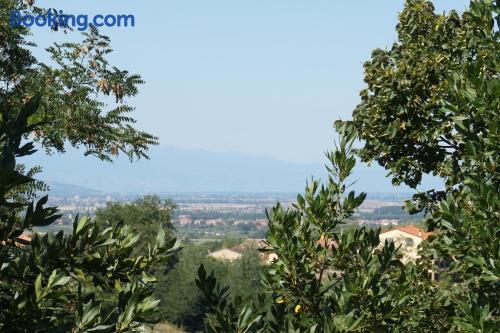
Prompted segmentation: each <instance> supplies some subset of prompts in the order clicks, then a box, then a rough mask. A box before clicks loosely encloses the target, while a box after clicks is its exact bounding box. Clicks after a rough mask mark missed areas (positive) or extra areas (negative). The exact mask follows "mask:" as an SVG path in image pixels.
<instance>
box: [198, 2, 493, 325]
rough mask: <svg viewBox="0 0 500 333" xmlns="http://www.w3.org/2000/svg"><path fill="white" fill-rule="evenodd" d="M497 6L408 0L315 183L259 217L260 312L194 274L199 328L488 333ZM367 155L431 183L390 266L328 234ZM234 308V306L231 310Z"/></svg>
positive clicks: (361, 234)
mask: <svg viewBox="0 0 500 333" xmlns="http://www.w3.org/2000/svg"><path fill="white" fill-rule="evenodd" d="M499 14H500V3H499V2H498V1H496V2H493V1H487V0H480V1H471V4H470V7H469V9H468V10H466V11H465V12H464V13H462V14H461V15H459V14H458V13H457V12H455V11H452V12H450V13H449V14H436V13H435V12H434V7H433V5H432V3H431V2H429V1H424V0H408V1H407V2H406V5H405V8H404V10H403V11H402V13H401V14H400V20H399V21H400V22H399V24H398V26H397V32H398V41H397V42H396V43H395V44H394V45H393V46H392V47H391V48H390V49H389V50H375V51H374V52H373V54H372V59H371V60H370V61H368V62H367V63H366V64H365V81H366V83H367V88H366V89H365V90H363V91H362V92H361V98H362V102H361V104H360V105H358V107H357V108H356V110H355V111H354V113H353V120H352V121H347V122H342V121H338V122H336V128H337V130H338V131H340V133H341V134H342V135H341V138H343V139H342V140H341V142H340V145H339V147H337V149H336V150H335V151H334V152H333V153H331V154H328V158H329V160H330V162H331V166H329V167H328V170H329V172H330V177H329V179H328V181H327V183H326V185H325V186H322V187H321V188H320V186H319V183H318V182H315V181H313V182H311V183H310V184H309V185H308V186H307V187H306V192H305V195H304V196H298V197H297V203H296V204H295V205H294V206H293V207H292V208H289V209H285V208H283V207H282V206H281V205H279V204H278V205H277V206H276V207H275V208H273V209H272V210H271V212H270V214H269V234H268V236H267V240H268V243H269V245H270V247H271V251H273V252H274V253H275V254H276V256H277V258H276V260H275V261H274V263H272V264H271V265H270V267H269V268H267V269H265V270H264V273H263V279H262V280H263V283H264V285H265V286H266V287H267V290H268V291H269V292H270V293H272V299H273V303H272V307H271V310H270V311H268V312H263V311H264V310H263V308H262V307H259V306H257V305H252V306H246V307H245V308H244V309H245V311H246V312H248V314H247V315H245V318H251V319H255V320H250V321H244V322H243V321H241V320H238V318H241V316H242V315H243V312H242V311H241V312H236V313H235V310H234V306H233V305H230V304H229V303H228V302H229V298H228V296H227V295H226V290H225V289H223V288H222V287H220V286H219V285H218V284H217V283H216V282H215V278H214V277H213V276H212V275H208V276H207V275H206V273H205V272H204V270H200V272H199V275H200V278H199V286H200V288H201V289H202V290H204V293H205V295H206V298H207V301H208V303H209V304H211V307H212V311H213V312H214V313H216V314H217V316H216V318H217V321H216V322H215V323H212V324H211V326H210V328H209V331H217V332H225V331H224V329H226V328H227V327H229V328H230V330H228V332H243V331H245V332H498V331H500V303H499V299H500V269H499V267H500V242H499V241H498V239H499V237H500V198H499V194H500V186H499V185H500V184H499V183H500V177H499V176H500V172H499V167H498V166H499V165H500V160H499V158H500V148H499V142H500V140H499V139H500V136H499V134H500V133H499V128H500V81H499V78H500V76H499V69H500V68H499V67H500V63H499V60H500V51H499V45H500V44H499V40H498V39H499V36H500V30H499V23H500V16H499ZM353 138H357V139H360V140H361V142H362V145H363V146H362V148H361V149H359V150H356V153H357V155H358V156H360V157H361V159H362V160H363V161H365V162H371V161H377V162H378V163H379V164H380V165H382V166H384V167H385V168H386V169H387V170H388V171H389V172H390V173H391V174H392V177H393V182H394V184H396V185H399V184H401V183H405V184H407V185H409V186H411V187H416V186H417V185H418V184H420V181H421V179H422V175H423V174H426V173H432V174H433V175H435V176H438V177H441V178H442V179H443V182H444V184H445V189H444V190H441V189H437V190H436V189H431V190H429V191H427V192H424V193H419V194H417V195H415V196H414V198H413V200H412V201H409V202H408V203H407V204H406V208H407V209H409V210H410V211H411V212H419V211H422V210H424V211H425V212H426V213H427V216H426V223H427V226H428V228H429V229H430V230H432V231H434V235H433V236H432V237H431V238H430V239H429V240H428V241H425V242H423V243H422V245H421V246H420V248H419V256H418V259H417V260H416V262H409V263H407V264H403V263H402V261H400V260H399V259H400V253H399V251H398V249H397V248H395V246H394V244H393V243H392V242H391V243H389V242H385V243H384V244H380V241H379V232H380V231H379V230H367V229H365V228H361V229H351V230H349V231H347V232H342V231H341V230H339V229H338V226H339V225H340V224H341V223H343V222H345V221H347V220H348V219H349V218H350V217H351V216H352V214H353V211H354V210H355V209H356V208H357V207H358V206H359V205H360V204H361V202H362V201H363V199H364V196H363V195H361V196H356V195H355V194H354V193H353V192H349V193H347V191H346V186H345V180H346V178H347V176H348V175H349V174H350V171H351V170H352V167H353V165H354V163H355V158H354V156H353V152H352V151H351V145H352V140H353ZM240 307H241V306H240Z"/></svg>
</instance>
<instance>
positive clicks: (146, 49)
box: [34, 0, 468, 162]
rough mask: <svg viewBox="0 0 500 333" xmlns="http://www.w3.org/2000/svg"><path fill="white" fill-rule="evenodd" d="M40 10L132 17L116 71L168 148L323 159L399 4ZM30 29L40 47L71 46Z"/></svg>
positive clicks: (169, 3)
mask: <svg viewBox="0 0 500 333" xmlns="http://www.w3.org/2000/svg"><path fill="white" fill-rule="evenodd" d="M434 3H435V4H436V7H437V9H438V10H439V11H443V10H448V9H450V8H457V9H460V10H461V9H463V8H464V7H465V6H466V4H467V3H468V1H465V0H447V1H439V0H436V1H434ZM37 4H38V5H39V6H42V7H56V8H59V9H63V10H64V11H65V12H66V13H72V14H89V15H90V14H92V15H93V14H96V13H99V14H133V15H135V20H136V22H135V23H136V26H135V27H134V28H103V29H102V30H103V31H104V32H105V33H106V34H108V35H109V36H110V37H111V38H112V45H113V47H114V49H115V53H114V55H113V57H112V59H113V62H114V63H116V64H118V65H119V66H121V67H122V68H126V69H129V70H130V71H131V72H135V73H139V74H141V75H142V76H143V78H144V79H145V80H146V84H145V85H143V86H142V87H141V93H140V95H139V96H138V97H137V98H135V99H134V100H133V103H132V104H134V105H135V106H137V111H136V112H135V114H134V116H135V117H136V118H137V119H138V120H139V122H138V126H139V127H141V128H143V129H146V130H148V131H151V132H152V133H154V134H156V135H158V136H160V140H161V144H162V145H166V146H175V147H181V148H198V149H199V148H201V149H206V150H212V151H238V152H242V153H245V154H251V155H268V156H272V157H276V158H280V159H284V160H289V161H295V162H318V161H323V152H324V151H325V150H327V149H328V148H329V147H331V142H332V138H333V130H332V128H331V124H332V122H333V121H334V120H336V119H338V118H342V119H347V118H349V117H350V113H351V111H352V110H353V108H354V107H355V106H356V104H357V103H358V101H359V98H358V91H359V90H360V89H361V88H362V87H363V81H362V63H363V61H365V60H367V59H368V58H369V56H370V52H371V50H372V49H373V48H376V47H381V48H385V47H386V46H388V45H390V44H391V43H392V42H393V41H394V40H395V32H394V27H395V25H396V22H397V14H398V12H399V11H400V10H401V9H402V6H403V1H394V0H379V1H373V0H365V1H352V0H351V1H348V0H345V1H334V0H329V1H327V0H314V1H313V0H301V1H298V0H246V1H243V0H231V1H229V0H224V1H222V0H211V1H210V0H198V1H193V0H166V1H165V0H164V1H159V0H158V1H139V0H135V1H131V0H107V1H102V0H72V1H42V0H39V1H37ZM34 30H35V38H36V40H37V41H38V42H39V45H40V46H46V45H47V43H48V42H49V41H52V40H56V39H57V40H60V39H61V38H63V37H64V36H63V35H61V34H60V33H59V34H56V33H51V32H48V30H47V29H46V28H34ZM66 37H67V36H66ZM76 37H78V36H77V33H72V34H70V36H69V38H76ZM64 38H65V37H64Z"/></svg>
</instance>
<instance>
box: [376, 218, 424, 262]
mask: <svg viewBox="0 0 500 333" xmlns="http://www.w3.org/2000/svg"><path fill="white" fill-rule="evenodd" d="M431 235H432V232H427V231H425V230H423V229H421V228H419V227H417V226H414V225H411V224H410V225H403V226H398V227H395V228H391V229H389V230H385V231H382V232H381V233H380V243H381V244H384V243H385V241H388V242H393V243H394V245H396V246H400V250H401V252H402V253H403V258H402V260H401V261H402V262H403V263H407V262H408V261H415V260H416V259H417V258H418V246H419V245H420V243H422V242H423V241H425V240H427V239H428V238H429V237H430V236H431Z"/></svg>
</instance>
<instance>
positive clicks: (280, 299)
mask: <svg viewBox="0 0 500 333" xmlns="http://www.w3.org/2000/svg"><path fill="white" fill-rule="evenodd" d="M283 302H285V300H284V299H283V297H279V298H276V303H278V304H282V303H283Z"/></svg>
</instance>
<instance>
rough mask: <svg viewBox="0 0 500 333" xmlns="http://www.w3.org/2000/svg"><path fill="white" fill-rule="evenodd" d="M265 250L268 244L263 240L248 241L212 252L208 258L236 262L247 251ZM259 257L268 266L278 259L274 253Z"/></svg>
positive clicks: (261, 254) (262, 254) (263, 254)
mask: <svg viewBox="0 0 500 333" xmlns="http://www.w3.org/2000/svg"><path fill="white" fill-rule="evenodd" d="M265 248H267V244H266V243H265V241H264V240H263V239H247V240H245V241H243V242H242V243H241V244H238V245H236V246H233V247H230V248H227V249H220V250H218V251H214V252H211V253H210V254H209V255H208V256H209V257H211V258H214V259H216V260H223V261H234V260H238V259H241V257H242V256H243V253H245V252H246V251H250V250H259V249H265ZM259 256H260V258H261V259H262V261H263V262H264V263H266V264H269V263H271V261H273V260H274V259H276V254H274V253H259Z"/></svg>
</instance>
